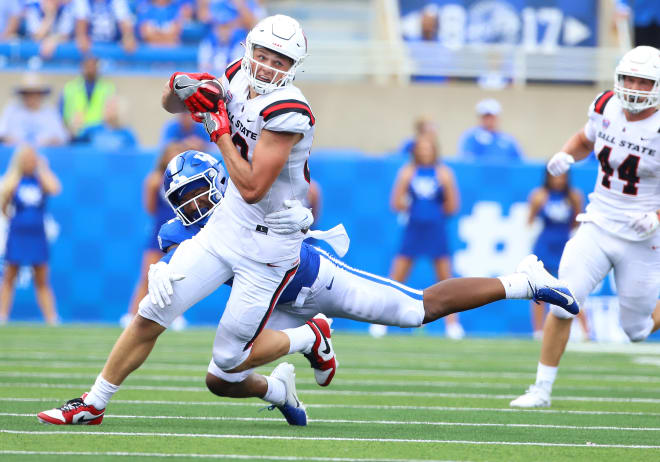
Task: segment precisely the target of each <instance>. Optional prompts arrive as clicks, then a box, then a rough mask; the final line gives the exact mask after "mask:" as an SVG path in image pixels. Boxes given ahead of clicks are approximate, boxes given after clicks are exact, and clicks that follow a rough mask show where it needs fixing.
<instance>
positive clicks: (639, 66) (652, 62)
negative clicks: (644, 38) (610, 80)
mask: <svg viewBox="0 0 660 462" xmlns="http://www.w3.org/2000/svg"><path fill="white" fill-rule="evenodd" d="M626 76H628V77H636V78H639V79H646V80H650V81H652V82H653V86H652V87H651V89H650V90H633V89H630V88H626V87H625V85H624V79H625V77H626ZM614 93H615V94H616V96H617V98H619V101H621V105H622V106H623V109H625V110H626V111H628V112H630V113H632V114H638V113H640V112H642V111H644V110H645V109H648V108H652V107H656V106H657V105H658V102H660V51H658V50H657V49H656V48H653V47H649V46H638V47H635V48H633V49H632V50H630V51H628V52H627V53H626V54H625V55H623V57H622V58H621V60H620V61H619V64H617V66H616V69H615V70H614Z"/></svg>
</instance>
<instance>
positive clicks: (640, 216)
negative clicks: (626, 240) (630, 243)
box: [626, 212, 660, 239]
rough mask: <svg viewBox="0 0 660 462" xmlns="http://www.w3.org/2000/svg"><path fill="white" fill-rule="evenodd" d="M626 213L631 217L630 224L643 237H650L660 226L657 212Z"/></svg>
mask: <svg viewBox="0 0 660 462" xmlns="http://www.w3.org/2000/svg"><path fill="white" fill-rule="evenodd" d="M626 215H627V216H628V217H629V218H630V221H629V222H628V224H629V225H630V227H631V228H632V229H633V230H634V231H635V232H636V233H637V235H638V236H639V237H640V238H642V239H644V238H647V237H649V236H650V235H651V234H653V233H654V232H655V230H656V229H658V226H660V218H658V214H657V213H656V212H628V213H626Z"/></svg>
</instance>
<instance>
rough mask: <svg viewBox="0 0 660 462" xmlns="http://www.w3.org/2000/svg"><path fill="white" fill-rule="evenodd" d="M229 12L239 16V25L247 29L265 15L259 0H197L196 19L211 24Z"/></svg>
mask: <svg viewBox="0 0 660 462" xmlns="http://www.w3.org/2000/svg"><path fill="white" fill-rule="evenodd" d="M228 14H231V15H233V16H236V17H240V19H241V26H242V27H243V28H245V29H247V30H248V31H249V30H250V29H252V28H253V27H254V26H255V25H256V24H257V22H258V21H259V20H260V19H262V18H265V17H266V9H265V8H264V7H263V6H262V5H261V2H260V1H259V0H197V19H198V20H199V21H201V22H204V23H207V24H212V23H214V22H217V21H220V20H222V19H223V18H224V17H225V16H227V15H228Z"/></svg>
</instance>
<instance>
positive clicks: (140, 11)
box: [0, 0, 266, 71]
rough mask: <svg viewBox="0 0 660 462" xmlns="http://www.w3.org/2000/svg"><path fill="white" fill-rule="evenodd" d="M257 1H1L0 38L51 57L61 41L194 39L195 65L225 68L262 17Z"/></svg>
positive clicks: (161, 43) (82, 45)
mask: <svg viewBox="0 0 660 462" xmlns="http://www.w3.org/2000/svg"><path fill="white" fill-rule="evenodd" d="M262 3H263V2H262V0H2V2H0V40H2V41H8V40H13V39H25V40H32V41H35V42H38V43H39V46H40V48H39V49H40V54H41V56H42V57H43V58H50V57H52V56H53V54H54V53H55V51H56V49H57V46H58V45H59V44H60V43H63V42H71V41H73V42H75V44H76V46H77V47H78V49H79V50H80V52H81V53H83V54H84V53H87V52H88V51H89V50H90V48H91V46H92V44H96V43H121V46H122V47H123V49H124V51H126V52H127V53H132V52H134V51H135V50H136V48H137V47H138V46H140V45H141V44H145V45H152V46H158V47H172V46H178V45H181V44H183V43H186V42H187V43H191V44H199V47H200V48H199V64H200V66H201V67H202V68H203V69H204V70H207V71H211V70H214V69H215V70H217V69H221V70H224V68H225V66H226V64H227V63H228V62H230V61H231V60H233V59H235V58H237V57H239V56H241V55H242V54H243V51H242V47H241V46H240V43H241V41H243V40H244V39H245V36H246V35H247V31H248V30H250V29H251V28H252V27H253V26H254V25H255V24H256V23H257V21H258V20H259V19H260V18H262V17H264V16H266V10H265V7H264V5H263V4H262Z"/></svg>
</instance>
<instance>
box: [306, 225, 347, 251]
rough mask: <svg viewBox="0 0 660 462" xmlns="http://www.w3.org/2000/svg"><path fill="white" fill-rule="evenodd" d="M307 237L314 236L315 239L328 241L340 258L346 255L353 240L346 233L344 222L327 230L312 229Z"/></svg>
mask: <svg viewBox="0 0 660 462" xmlns="http://www.w3.org/2000/svg"><path fill="white" fill-rule="evenodd" d="M306 237H313V238H314V239H318V240H320V241H325V242H327V243H328V245H330V247H332V250H334V251H335V253H336V254H337V255H339V257H340V258H341V257H343V256H344V255H346V252H348V247H349V245H350V243H351V240H350V238H349V237H348V234H347V233H346V228H344V225H343V224H342V223H339V224H338V225H337V226H335V227H334V228H331V229H329V230H327V231H320V230H318V229H316V230H310V231H308V232H307V234H306Z"/></svg>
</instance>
